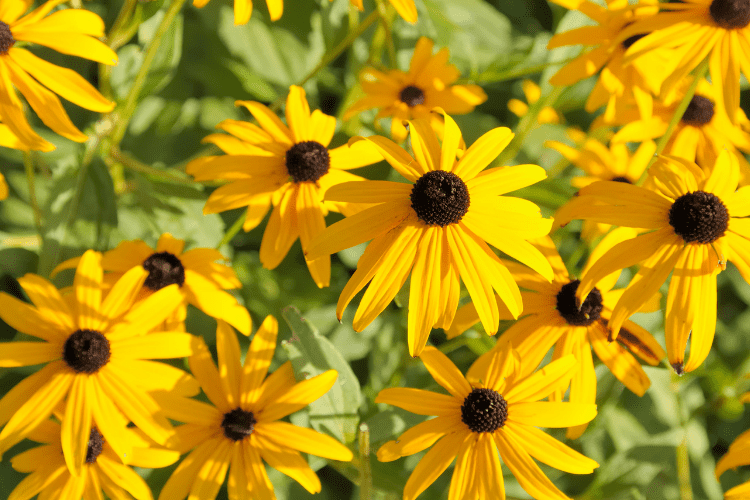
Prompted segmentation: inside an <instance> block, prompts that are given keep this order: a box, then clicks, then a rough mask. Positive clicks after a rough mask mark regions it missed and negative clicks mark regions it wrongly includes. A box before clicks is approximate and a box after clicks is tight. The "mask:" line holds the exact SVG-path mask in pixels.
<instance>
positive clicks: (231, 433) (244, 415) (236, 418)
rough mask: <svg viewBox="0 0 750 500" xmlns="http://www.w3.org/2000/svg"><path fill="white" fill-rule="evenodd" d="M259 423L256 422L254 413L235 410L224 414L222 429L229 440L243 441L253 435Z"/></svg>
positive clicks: (239, 409)
mask: <svg viewBox="0 0 750 500" xmlns="http://www.w3.org/2000/svg"><path fill="white" fill-rule="evenodd" d="M257 423H258V421H257V420H255V415H253V412H251V411H245V410H243V409H241V408H235V409H234V410H232V411H230V412H227V413H225V414H224V419H223V420H222V421H221V428H222V429H224V435H225V436H226V437H227V438H229V439H231V440H232V441H242V440H243V439H245V438H246V437H248V436H249V435H250V434H252V433H253V430H254V429H255V424H257Z"/></svg>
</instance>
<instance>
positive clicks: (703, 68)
mask: <svg viewBox="0 0 750 500" xmlns="http://www.w3.org/2000/svg"><path fill="white" fill-rule="evenodd" d="M708 60H709V57H706V58H705V59H704V60H703V62H702V63H701V64H700V66H698V69H696V70H695V73H694V76H693V82H692V83H691V84H690V87H689V88H688V90H687V92H685V97H683V98H682V101H681V102H680V105H679V106H677V109H675V111H674V114H673V115H672V120H671V121H670V122H669V126H668V127H667V131H666V132H664V135H663V136H661V139H659V142H657V143H656V153H655V154H654V157H653V158H651V161H650V162H649V164H648V167H647V168H646V170H644V171H643V173H642V174H641V177H640V178H639V179H638V182H637V183H636V184H638V185H639V186H640V185H642V184H643V182H644V181H645V180H646V176H647V175H648V171H649V169H650V168H651V165H653V164H654V162H655V161H656V158H657V156H658V155H660V154H661V153H662V152H663V151H664V148H666V147H667V143H668V142H669V140H670V139H671V138H672V134H673V133H674V131H675V128H677V124H678V123H679V122H680V120H682V115H684V114H685V110H687V107H688V106H689V105H690V101H691V100H692V99H693V96H694V95H695V89H697V88H698V83H700V82H701V80H703V79H704V78H705V77H706V73H708Z"/></svg>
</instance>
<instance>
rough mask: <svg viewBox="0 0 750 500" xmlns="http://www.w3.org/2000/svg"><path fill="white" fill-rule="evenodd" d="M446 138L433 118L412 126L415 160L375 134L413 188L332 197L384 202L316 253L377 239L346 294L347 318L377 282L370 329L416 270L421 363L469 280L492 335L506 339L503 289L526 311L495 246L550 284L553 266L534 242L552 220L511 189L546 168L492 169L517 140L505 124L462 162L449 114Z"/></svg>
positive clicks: (357, 319)
mask: <svg viewBox="0 0 750 500" xmlns="http://www.w3.org/2000/svg"><path fill="white" fill-rule="evenodd" d="M444 116H445V137H444V140H443V143H442V146H441V145H440V144H439V143H438V140H437V137H436V136H435V133H434V132H433V130H432V128H431V126H430V121H428V120H413V121H411V122H409V126H410V129H409V130H410V133H411V144H412V147H413V150H414V156H413V157H412V156H411V155H410V154H409V153H407V152H406V151H404V150H403V149H402V148H401V147H399V146H398V145H397V144H395V143H394V142H393V141H391V140H390V139H386V138H385V137H378V136H373V137H367V138H366V140H368V141H370V142H372V143H373V144H375V145H376V146H377V147H378V149H379V150H380V151H381V152H382V154H383V156H384V157H385V159H386V161H388V163H390V164H391V166H392V167H393V168H394V169H396V171H397V172H398V173H399V174H401V175H402V176H403V177H405V178H406V179H407V180H408V181H409V182H408V183H402V182H389V181H365V182H349V183H345V184H341V185H339V186H335V187H333V188H331V189H330V190H329V191H328V194H327V195H326V199H331V200H334V201H340V202H366V203H373V204H375V203H376V204H377V205H375V206H373V207H370V208H367V209H365V210H363V211H361V212H359V213H357V214H355V215H353V216H351V217H347V218H346V219H344V220H342V221H339V222H337V223H336V224H334V225H332V226H331V227H329V228H327V229H326V230H325V231H323V232H322V233H321V234H320V236H319V237H318V238H317V240H316V241H315V242H314V243H313V245H312V247H311V248H310V250H309V254H308V258H318V257H319V256H322V255H329V254H331V253H334V252H338V251H340V250H343V249H346V248H349V247H352V246H354V245H358V244H360V243H364V242H366V241H369V240H373V241H372V242H371V243H370V244H369V246H368V247H367V249H366V250H365V252H364V254H363V255H362V257H360V259H359V263H358V264H357V271H356V272H355V273H354V275H353V276H352V277H351V279H350V280H349V282H348V283H347V284H346V287H344V290H343V292H342V293H341V296H340V297H339V301H338V306H337V308H336V315H337V316H338V318H339V320H340V319H341V316H342V314H343V311H344V309H345V308H346V306H347V304H349V302H350V301H351V300H352V298H353V297H354V296H355V295H356V294H357V292H359V291H360V290H361V289H362V288H363V287H364V286H365V285H366V284H367V283H368V282H369V281H370V280H372V282H371V283H370V286H369V288H368V289H367V292H365V294H364V297H362V301H361V302H360V305H359V308H358V309H357V313H356V314H355V316H354V329H355V330H356V331H361V330H362V329H364V328H365V327H366V326H367V325H368V324H370V322H371V321H372V320H373V319H375V317H376V316H377V315H378V314H380V312H381V311H382V310H383V309H384V308H385V307H386V306H387V305H388V303H389V302H390V301H391V299H393V297H394V296H395V295H396V293H397V292H398V291H399V289H400V288H401V286H402V285H403V284H404V282H405V281H406V278H407V277H408V276H409V274H410V273H411V282H412V283H413V284H414V285H413V286H412V287H411V291H410V296H409V318H408V331H409V353H410V354H411V355H412V356H418V355H419V353H420V352H422V349H423V348H424V346H425V343H426V342H427V337H428V335H429V334H430V330H431V328H432V327H434V326H437V327H439V328H448V327H449V326H450V325H451V323H452V321H453V316H454V314H455V312H456V308H457V306H458V298H459V292H460V285H459V277H460V278H461V279H462V280H463V282H464V284H465V285H466V288H467V289H468V290H469V295H471V298H472V300H473V301H474V304H475V305H476V307H477V310H478V311H479V317H480V318H481V320H482V324H483V325H484V327H485V329H486V330H487V332H489V333H495V332H497V327H498V320H499V312H498V307H497V303H496V301H495V294H494V292H493V290H495V291H497V293H498V294H499V295H500V297H501V299H502V301H503V302H504V303H505V304H506V306H507V307H508V309H509V310H510V311H511V314H512V315H513V317H517V316H518V315H519V314H520V313H521V309H522V304H521V293H520V291H519V290H518V286H517V285H516V282H515V281H513V278H512V277H511V275H510V273H509V272H508V270H507V269H506V268H505V266H504V265H503V264H502V263H501V262H500V259H498V258H497V256H496V255H495V254H494V253H493V251H492V250H491V249H490V247H489V246H487V243H489V244H491V245H492V246H494V247H496V248H498V249H499V250H501V251H503V252H505V253H506V254H508V255H510V256H512V257H513V258H515V259H517V260H519V261H521V262H522V263H524V264H526V265H527V266H529V267H531V268H532V269H534V270H535V271H537V272H539V273H541V274H542V275H543V276H544V277H545V278H547V279H552V269H551V267H550V265H549V263H548V262H547V260H546V259H545V257H544V256H543V255H542V253H541V252H539V250H537V249H536V248H534V247H533V246H532V245H530V244H529V243H528V242H527V241H526V240H527V239H530V238H539V237H541V236H544V235H546V234H547V233H549V229H550V226H551V224H552V221H551V220H550V219H544V218H542V216H541V214H540V212H539V207H537V206H536V205H535V204H533V203H531V202H529V201H526V200H523V199H520V198H513V197H509V196H500V195H502V194H505V193H508V192H510V191H515V190H516V189H520V188H522V187H525V186H528V185H530V184H533V183H535V182H538V181H540V180H542V179H544V178H545V177H546V173H545V172H544V169H542V168H541V167H538V166H536V165H517V166H515V167H498V168H493V169H490V170H486V171H484V172H483V171H482V170H483V169H484V168H485V167H486V166H487V165H489V164H490V162H492V160H494V159H495V158H496V157H497V155H498V154H500V152H501V151H502V150H503V149H504V148H505V146H507V145H508V143H509V142H510V141H511V139H512V138H513V134H512V133H511V131H510V130H509V129H507V128H505V127H498V128H496V129H493V130H491V131H489V132H487V133H486V134H484V135H483V136H482V137H480V138H479V139H478V140H477V141H476V142H475V143H474V144H473V145H472V146H471V147H470V148H469V149H467V150H466V152H465V153H463V155H462V156H461V159H460V160H458V161H456V155H457V153H458V149H459V144H460V142H461V140H462V138H461V131H460V130H459V129H458V126H457V125H456V122H455V121H454V120H453V118H451V117H450V116H449V115H448V114H445V115H444Z"/></svg>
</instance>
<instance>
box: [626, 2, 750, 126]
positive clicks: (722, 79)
mask: <svg viewBox="0 0 750 500" xmlns="http://www.w3.org/2000/svg"><path fill="white" fill-rule="evenodd" d="M659 8H660V9H661V12H659V13H658V14H657V15H655V16H653V17H650V18H647V19H642V20H639V21H638V22H635V23H633V24H632V25H631V26H628V27H627V28H626V29H625V30H623V35H622V36H625V37H629V36H638V35H639V34H643V33H648V35H646V36H645V37H642V38H640V39H639V40H638V41H636V42H635V43H634V44H633V45H632V46H631V47H630V48H629V49H628V50H627V52H626V54H625V62H626V63H627V62H628V61H634V60H637V59H638V58H640V57H642V56H643V55H645V54H648V53H649V52H651V51H658V50H664V49H671V51H672V52H671V58H672V59H673V60H674V61H675V62H674V63H673V64H671V65H670V71H669V72H668V73H667V74H666V75H662V73H661V72H659V73H657V75H659V76H660V77H661V76H664V78H660V79H662V80H663V83H661V91H660V92H661V94H662V95H664V94H666V93H667V92H668V91H669V90H671V89H672V88H673V87H674V86H675V85H677V84H679V83H680V82H681V81H682V80H683V79H684V78H685V77H686V76H687V75H688V74H689V73H690V72H691V71H692V70H693V69H695V68H697V67H698V65H699V64H700V63H701V61H703V60H704V59H705V58H706V57H709V58H710V59H709V72H710V74H711V81H712V82H713V84H714V85H716V87H717V88H718V89H721V90H722V91H721V92H717V94H716V96H717V104H719V105H720V106H722V107H724V108H725V109H726V111H727V115H728V116H729V118H730V119H731V120H732V121H733V122H734V121H735V119H736V112H737V110H738V109H739V106H740V71H742V72H743V73H744V74H745V76H746V77H750V1H748V0H685V1H682V2H661V3H659Z"/></svg>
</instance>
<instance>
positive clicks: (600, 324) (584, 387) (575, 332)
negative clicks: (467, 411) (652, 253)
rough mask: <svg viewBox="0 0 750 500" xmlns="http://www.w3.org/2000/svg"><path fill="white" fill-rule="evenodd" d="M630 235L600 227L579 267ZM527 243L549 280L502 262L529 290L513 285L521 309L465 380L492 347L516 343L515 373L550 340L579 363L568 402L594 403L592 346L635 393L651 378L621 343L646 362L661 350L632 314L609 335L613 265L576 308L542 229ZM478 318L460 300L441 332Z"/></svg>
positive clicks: (571, 433) (654, 303)
mask: <svg viewBox="0 0 750 500" xmlns="http://www.w3.org/2000/svg"><path fill="white" fill-rule="evenodd" d="M631 236H634V234H633V231H632V230H629V229H626V228H621V229H618V230H615V231H612V232H611V233H610V234H608V235H607V236H606V237H605V239H604V240H602V242H601V243H600V244H599V245H598V246H597V247H596V250H595V251H594V252H593V253H592V254H591V258H590V259H589V264H588V265H587V266H586V268H585V269H584V273H585V272H586V270H587V269H588V267H590V265H591V262H594V261H596V260H597V259H598V258H599V257H600V256H601V255H603V254H604V253H605V252H606V251H607V250H608V249H609V248H611V247H612V245H614V244H616V243H619V242H620V241H623V240H624V239H626V238H628V237H631ZM534 244H535V245H536V246H537V247H538V248H539V249H540V250H541V251H542V253H543V254H544V255H545V256H546V257H547V259H548V260H549V262H550V264H551V265H552V269H553V270H554V272H555V277H554V279H553V280H552V282H551V283H550V282H547V280H545V279H543V278H542V277H541V276H539V275H536V274H533V273H529V272H528V270H527V269H526V268H524V267H523V266H521V265H519V264H516V263H513V262H507V263H506V265H507V266H508V269H509V270H510V272H511V274H512V275H513V277H514V278H516V281H517V282H518V284H519V285H520V286H521V287H523V288H526V289H528V290H529V291H528V292H521V297H523V303H524V310H523V313H524V314H525V315H526V316H525V317H524V318H523V319H521V320H519V321H517V322H516V323H514V324H513V325H512V326H511V327H510V328H509V329H508V330H506V331H505V333H503V334H502V335H500V337H499V338H498V341H497V344H496V345H495V347H494V348H493V349H492V350H490V351H488V352H486V353H485V354H483V355H482V356H480V357H479V359H478V360H477V361H476V362H475V363H474V365H473V366H472V367H471V370H469V372H468V373H467V375H466V377H467V378H468V379H469V380H480V379H481V377H482V374H484V373H486V371H487V369H488V364H489V363H490V362H491V360H492V358H493V356H494V352H495V351H498V350H502V349H504V348H505V347H506V346H507V345H512V346H513V348H514V349H516V350H517V351H518V354H519V355H520V356H521V359H523V371H522V372H521V374H523V375H528V374H530V373H531V372H532V371H534V369H536V367H537V366H538V365H539V364H540V363H541V362H542V360H543V359H544V357H545V356H546V355H547V352H548V351H549V350H550V349H551V348H552V346H555V352H554V355H553V359H558V358H561V357H563V356H566V355H568V354H572V355H574V356H575V358H576V360H577V361H578V363H579V369H578V371H577V372H576V373H575V374H574V375H573V378H572V379H571V381H570V398H569V400H570V401H572V402H575V403H594V402H596V373H595V372H594V360H593V358H592V356H591V349H592V348H593V349H594V352H595V353H596V355H597V356H598V357H599V359H601V360H602V362H603V363H604V364H605V365H606V366H607V368H609V370H610V371H611V372H612V373H613V374H614V375H615V377H617V378H618V379H619V380H620V381H621V382H622V383H623V384H625V385H626V386H627V387H628V389H630V390H631V391H633V392H634V393H636V394H638V395H639V396H643V394H644V393H645V392H646V389H648V387H649V385H651V381H650V380H649V379H648V375H646V372H644V371H643V368H641V365H640V364H639V363H638V361H636V359H635V357H634V356H633V355H632V354H631V353H630V352H629V351H628V349H630V351H632V352H633V353H635V354H637V355H638V356H639V357H640V358H641V359H643V360H644V361H646V362H647V363H648V364H650V365H653V366H655V365H657V364H659V362H660V361H661V360H662V359H663V358H664V356H665V353H664V350H663V349H662V348H661V346H660V345H659V344H658V343H657V342H656V340H654V338H653V337H652V336H651V334H650V333H648V332H647V331H646V330H644V329H643V328H641V327H640V326H638V325H637V324H635V323H633V322H632V321H625V323H624V324H623V326H622V328H621V329H620V334H619V335H618V337H617V340H618V342H612V343H610V342H609V331H608V329H607V324H608V323H609V320H610V318H611V317H612V308H613V307H614V305H615V303H616V302H617V300H618V299H619V298H620V296H621V295H622V292H623V291H624V290H613V289H612V288H613V287H614V286H615V283H616V282H617V278H618V277H619V275H620V273H619V272H616V273H613V274H612V275H610V276H607V277H606V278H604V279H603V280H601V281H599V282H598V283H597V284H596V287H594V289H593V290H592V291H591V293H589V295H588V297H587V298H586V301H585V302H584V303H583V304H582V305H581V307H580V309H579V308H578V306H577V304H576V289H577V288H578V285H579V284H580V281H579V280H578V279H576V278H575V277H574V276H571V275H569V274H568V271H567V269H565V264H563V261H562V259H561V258H560V256H559V255H558V253H557V250H556V249H555V245H554V243H553V242H552V240H551V239H550V238H549V237H546V238H542V239H539V240H536V241H535V242H534ZM654 299H655V300H651V301H650V303H648V304H647V306H646V307H644V308H642V310H644V309H646V310H648V311H649V312H650V311H656V310H658V309H659V295H658V294H657V295H656V296H654ZM498 307H499V308H501V310H502V304H500V303H498ZM503 312H504V314H503V316H504V317H503V319H512V318H511V317H510V315H509V314H508V313H507V311H503ZM478 321H479V317H478V316H477V312H476V309H475V308H474V306H473V304H467V305H466V306H464V307H462V308H461V309H459V310H458V312H457V313H456V319H455V320H454V321H453V325H452V326H451V328H450V330H448V331H447V332H446V333H447V335H448V338H453V337H455V336H457V335H459V334H460V333H462V332H464V331H466V330H467V329H468V328H469V327H471V326H472V325H474V324H476V323H477V322H478ZM626 348H627V349H626ZM566 389H567V387H563V388H562V389H561V390H560V391H555V392H554V393H553V395H552V399H553V400H561V399H562V395H563V394H564V393H565V391H566ZM586 426H587V424H583V425H579V426H576V427H571V428H569V429H568V433H567V437H568V438H570V439H575V438H578V437H580V436H581V434H583V431H584V430H585V429H586Z"/></svg>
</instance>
